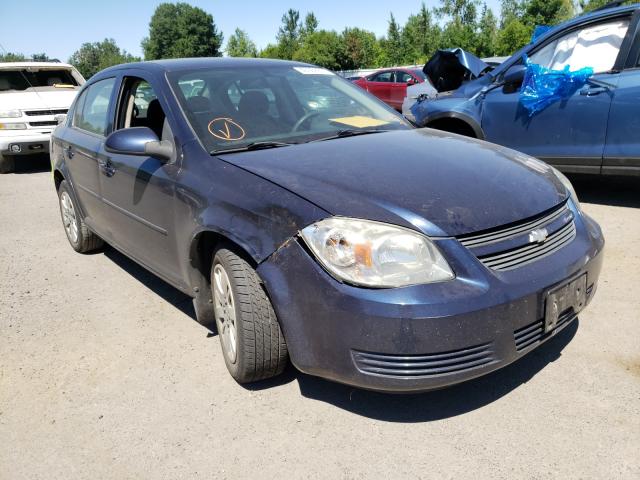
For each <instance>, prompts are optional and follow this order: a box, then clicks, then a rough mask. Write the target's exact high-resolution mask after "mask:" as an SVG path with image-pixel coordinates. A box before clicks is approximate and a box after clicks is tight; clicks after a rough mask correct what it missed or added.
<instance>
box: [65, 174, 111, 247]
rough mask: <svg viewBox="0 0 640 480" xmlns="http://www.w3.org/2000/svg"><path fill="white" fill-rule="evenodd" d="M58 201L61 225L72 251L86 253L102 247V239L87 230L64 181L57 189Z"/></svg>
mask: <svg viewBox="0 0 640 480" xmlns="http://www.w3.org/2000/svg"><path fill="white" fill-rule="evenodd" d="M58 200H59V203H60V215H61V217H62V225H63V226H64V231H65V233H66V234H67V239H68V240H69V243H70V244H71V246H72V247H73V249H74V250H75V251H76V252H79V253H87V252H91V251H93V250H96V249H98V248H100V247H102V245H104V242H103V241H102V239H101V238H100V237H98V236H97V235H96V234H95V233H93V232H92V231H91V230H89V229H88V228H87V226H86V225H85V223H84V220H82V218H81V216H80V214H79V212H78V209H77V208H76V205H75V203H74V201H73V197H72V196H71V193H70V192H69V185H68V184H67V182H66V181H65V180H63V181H62V183H60V187H59V188H58Z"/></svg>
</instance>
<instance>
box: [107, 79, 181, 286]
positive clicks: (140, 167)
mask: <svg viewBox="0 0 640 480" xmlns="http://www.w3.org/2000/svg"><path fill="white" fill-rule="evenodd" d="M157 92H158V89H157V88H155V87H154V86H153V83H152V82H151V79H150V78H148V77H147V76H146V74H145V73H144V72H139V71H135V75H133V74H132V75H130V76H125V77H123V79H122V82H121V84H120V88H119V94H118V98H117V101H115V102H114V103H116V107H117V109H116V115H115V124H114V131H115V130H120V129H125V128H130V127H141V126H144V127H149V128H150V129H151V130H153V131H154V132H155V133H156V135H157V136H158V138H159V139H161V140H169V141H171V142H175V141H174V138H173V135H172V133H171V127H170V125H169V121H168V120H167V119H166V115H165V113H164V112H165V111H166V106H165V105H166V104H165V105H163V104H164V99H162V98H158V95H157ZM174 151H175V146H174ZM178 171H179V168H178V166H177V163H176V159H175V158H174V159H173V161H169V162H166V161H162V160H159V159H156V158H154V157H147V156H137V155H127V154H116V153H107V154H106V158H105V161H104V162H103V163H101V165H100V168H99V178H100V187H101V190H102V197H103V201H104V203H105V204H106V205H107V206H108V208H109V223H110V225H111V228H112V234H113V241H114V243H115V244H116V245H118V246H119V247H120V248H122V249H123V250H125V251H126V252H127V253H129V254H131V255H132V256H133V257H134V258H136V259H137V260H138V261H139V262H141V263H143V264H144V265H145V266H147V267H148V268H149V269H151V270H153V271H155V272H156V273H158V274H159V275H161V276H163V277H164V278H166V279H167V280H170V281H174V282H178V276H179V275H178V272H179V269H178V265H177V260H176V259H177V255H176V246H175V235H174V218H173V211H174V209H173V199H174V193H175V178H176V176H177V175H178Z"/></svg>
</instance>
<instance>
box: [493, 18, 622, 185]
mask: <svg viewBox="0 0 640 480" xmlns="http://www.w3.org/2000/svg"><path fill="white" fill-rule="evenodd" d="M628 27H629V17H628V16H627V17H625V18H609V19H606V20H599V21H597V22H590V23H588V24H585V25H581V26H579V27H577V28H574V29H571V30H570V31H564V32H560V33H559V34H558V35H557V36H555V37H552V38H550V39H549V40H547V41H546V42H545V43H543V44H541V45H540V46H539V47H537V48H536V49H535V50H534V51H533V53H532V54H531V55H530V59H531V61H532V62H533V63H536V64H540V65H543V66H545V67H547V68H551V69H554V70H561V69H563V68H564V67H565V66H569V67H570V69H571V70H577V69H580V68H583V67H593V68H594V71H595V74H594V75H593V76H592V77H591V79H590V80H589V84H588V85H587V86H585V87H584V88H581V89H578V90H576V91H575V92H573V93H572V95H571V96H569V97H568V98H567V99H564V100H562V101H556V102H555V103H553V104H551V105H549V106H547V107H546V108H545V109H544V110H542V111H540V112H538V113H536V114H535V115H533V116H529V115H528V112H527V111H526V110H525V109H524V108H523V107H522V105H521V104H520V101H519V98H520V95H519V89H510V90H509V89H507V88H497V89H494V90H492V91H490V92H488V93H487V94H486V97H485V100H484V102H483V111H482V129H483V131H484V133H485V137H486V139H487V140H488V141H490V142H494V143H498V144H501V145H506V146H508V147H511V148H514V149H516V150H520V151H522V152H524V153H527V154H529V155H533V156H535V157H538V158H540V159H542V160H545V161H546V162H548V163H550V164H552V165H555V166H557V167H559V168H560V169H562V170H564V171H569V172H588V173H599V172H600V167H601V165H602V157H603V153H604V145H605V138H606V132H607V121H608V118H609V109H610V107H611V99H612V96H613V92H614V91H615V89H616V87H617V85H618V81H619V76H620V75H619V73H618V72H617V71H616V70H614V69H613V67H614V65H615V64H616V61H617V59H618V56H619V54H620V50H621V46H622V43H623V40H624V38H625V36H626V33H627V30H628Z"/></svg>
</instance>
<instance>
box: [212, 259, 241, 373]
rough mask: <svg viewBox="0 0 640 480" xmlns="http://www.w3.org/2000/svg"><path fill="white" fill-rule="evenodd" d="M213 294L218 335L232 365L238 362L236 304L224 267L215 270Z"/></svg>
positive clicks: (218, 266)
mask: <svg viewBox="0 0 640 480" xmlns="http://www.w3.org/2000/svg"><path fill="white" fill-rule="evenodd" d="M213 284H214V285H213V292H214V302H215V303H214V307H215V313H216V319H217V321H218V329H219V330H220V331H219V332H218V333H219V334H220V338H221V339H222V345H223V347H224V350H225V354H226V355H227V358H228V359H229V361H230V362H231V363H235V362H236V356H237V353H236V339H237V335H236V331H237V330H236V302H235V298H234V296H233V291H232V289H231V282H230V281H229V276H228V275H227V272H226V271H225V269H224V268H223V267H222V265H220V264H217V265H216V266H215V267H214V268H213Z"/></svg>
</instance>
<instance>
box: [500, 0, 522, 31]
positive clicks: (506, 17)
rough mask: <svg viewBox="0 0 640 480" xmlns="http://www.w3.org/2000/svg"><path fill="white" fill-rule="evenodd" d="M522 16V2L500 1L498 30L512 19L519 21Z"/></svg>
mask: <svg viewBox="0 0 640 480" xmlns="http://www.w3.org/2000/svg"><path fill="white" fill-rule="evenodd" d="M523 14H524V4H523V2H522V0H502V3H501V9H500V29H503V28H504V27H505V25H506V24H507V23H508V22H509V21H511V20H513V19H514V18H517V19H520V18H522V15H523Z"/></svg>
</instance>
